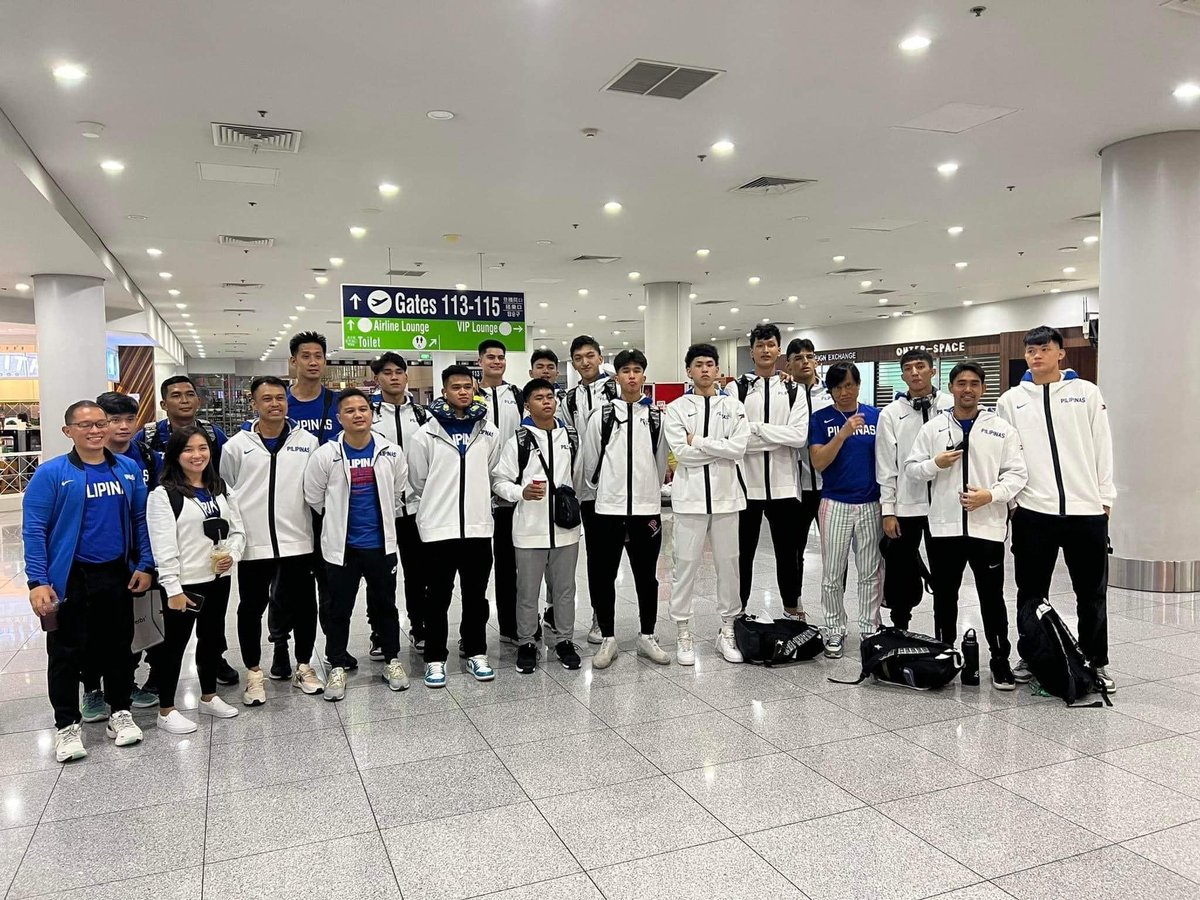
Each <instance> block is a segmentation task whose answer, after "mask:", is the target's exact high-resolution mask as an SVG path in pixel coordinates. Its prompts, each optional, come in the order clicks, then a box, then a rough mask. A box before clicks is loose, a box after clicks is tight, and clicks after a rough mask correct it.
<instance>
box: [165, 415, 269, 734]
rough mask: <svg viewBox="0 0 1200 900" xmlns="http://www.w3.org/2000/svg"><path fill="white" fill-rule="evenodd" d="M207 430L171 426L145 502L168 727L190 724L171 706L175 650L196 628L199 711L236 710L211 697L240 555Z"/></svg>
mask: <svg viewBox="0 0 1200 900" xmlns="http://www.w3.org/2000/svg"><path fill="white" fill-rule="evenodd" d="M212 456H213V454H212V446H211V444H210V443H209V440H208V436H207V435H205V433H204V432H203V431H202V430H201V429H199V428H197V427H194V426H189V427H187V428H178V429H176V430H175V431H173V432H172V433H171V439H170V440H169V441H168V442H167V449H166V452H165V453H164V454H163V467H162V474H161V475H160V476H159V486H158V487H157V488H156V489H155V490H154V491H153V493H151V494H150V498H149V499H148V500H147V501H146V523H147V526H148V528H149V531H150V545H151V547H152V548H153V550H154V559H155V560H156V561H157V563H158V581H159V584H160V585H161V587H162V589H163V592H164V593H165V594H166V606H165V608H164V610H163V620H164V625H165V630H166V641H165V642H164V644H163V646H162V650H161V653H160V656H159V660H160V662H159V663H158V664H157V665H156V669H157V673H158V704H159V710H158V727H159V728H161V729H163V730H164V731H168V732H170V733H172V734H187V733H189V732H192V731H195V730H196V723H195V722H193V721H191V720H190V719H187V718H185V717H184V716H183V715H182V714H181V713H180V712H179V711H178V710H177V709H176V708H175V689H176V686H177V685H178V682H179V670H180V667H181V666H182V664H183V652H184V649H185V648H186V647H187V645H188V641H190V640H191V637H192V628H193V625H194V626H195V629H196V635H197V643H196V669H197V672H198V674H199V676H200V692H201V695H200V704H199V712H201V713H202V714H204V715H210V716H216V717H218V718H221V719H228V718H232V717H233V716H236V715H237V709H236V708H235V707H233V706H230V705H229V704H228V703H226V702H225V701H224V700H222V699H221V698H220V697H219V696H217V672H218V671H219V670H220V665H221V654H222V652H224V650H225V610H226V607H227V606H228V605H229V586H230V577H229V576H230V573H231V572H232V571H233V567H234V565H235V564H236V563H237V561H238V560H239V559H241V556H242V551H243V550H244V549H245V546H246V533H245V530H244V528H243V527H242V517H241V514H240V513H239V512H238V507H237V502H236V500H235V499H234V496H233V494H232V493H231V492H229V491H228V490H227V489H226V487H225V483H224V482H223V481H222V480H221V478H220V476H219V475H217V470H216V468H215V467H214V466H213V459H212Z"/></svg>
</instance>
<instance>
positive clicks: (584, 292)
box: [579, 288, 588, 297]
mask: <svg viewBox="0 0 1200 900" xmlns="http://www.w3.org/2000/svg"><path fill="white" fill-rule="evenodd" d="M587 295H588V289H587V288H580V289H579V296H580V297H586V296H587Z"/></svg>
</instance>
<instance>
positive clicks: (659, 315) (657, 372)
mask: <svg viewBox="0 0 1200 900" xmlns="http://www.w3.org/2000/svg"><path fill="white" fill-rule="evenodd" d="M644 287H645V289H646V347H645V350H644V352H645V354H646V361H647V363H648V364H649V370H648V372H647V379H648V380H649V381H651V382H680V381H686V380H687V378H686V376H685V375H684V373H683V369H684V367H683V356H684V354H685V353H686V352H687V348H688V346H689V345H690V344H691V343H692V301H691V300H689V299H688V294H689V293H691V290H692V286H691V285H690V284H688V283H687V282H683V281H654V282H651V283H649V284H647V285H644Z"/></svg>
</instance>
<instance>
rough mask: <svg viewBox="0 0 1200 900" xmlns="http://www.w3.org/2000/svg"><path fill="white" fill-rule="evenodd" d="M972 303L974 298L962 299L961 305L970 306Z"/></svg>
mask: <svg viewBox="0 0 1200 900" xmlns="http://www.w3.org/2000/svg"><path fill="white" fill-rule="evenodd" d="M974 303H975V301H974V300H964V301H963V306H972V305H974Z"/></svg>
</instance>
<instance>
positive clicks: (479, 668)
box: [467, 653, 496, 681]
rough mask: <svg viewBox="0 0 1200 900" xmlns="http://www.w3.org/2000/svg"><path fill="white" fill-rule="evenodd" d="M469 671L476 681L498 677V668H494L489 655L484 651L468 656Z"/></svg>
mask: <svg viewBox="0 0 1200 900" xmlns="http://www.w3.org/2000/svg"><path fill="white" fill-rule="evenodd" d="M467 671H468V672H470V673H471V675H472V676H473V677H474V678H475V680H476V681H491V680H492V679H493V678H495V677H496V670H495V669H493V668H492V664H491V663H490V662H488V658H487V655H486V654H483V653H480V654H479V655H478V656H471V657H468V658H467Z"/></svg>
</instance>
